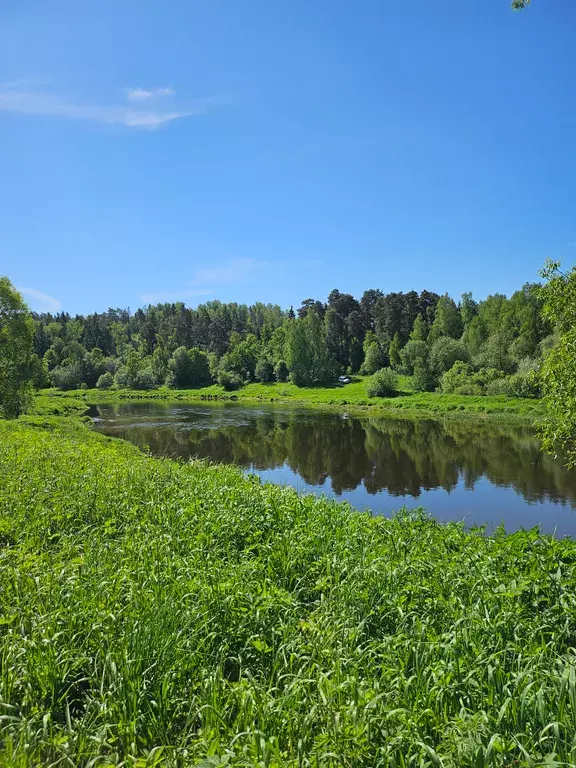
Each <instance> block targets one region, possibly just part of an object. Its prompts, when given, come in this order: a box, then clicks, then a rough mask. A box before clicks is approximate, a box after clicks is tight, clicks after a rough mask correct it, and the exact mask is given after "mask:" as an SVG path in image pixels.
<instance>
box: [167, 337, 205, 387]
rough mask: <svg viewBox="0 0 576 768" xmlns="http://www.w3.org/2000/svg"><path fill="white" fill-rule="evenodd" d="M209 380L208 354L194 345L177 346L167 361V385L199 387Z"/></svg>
mask: <svg viewBox="0 0 576 768" xmlns="http://www.w3.org/2000/svg"><path fill="white" fill-rule="evenodd" d="M209 381H210V364H209V360H208V355H207V354H206V352H203V351H202V350H201V349H198V348H197V347H194V348H192V349H186V347H178V349H176V350H175V351H174V354H173V355H172V357H171V358H170V361H169V363H168V385H169V386H171V387H175V388H179V389H188V388H191V387H200V386H202V385H203V384H206V383H207V382H209Z"/></svg>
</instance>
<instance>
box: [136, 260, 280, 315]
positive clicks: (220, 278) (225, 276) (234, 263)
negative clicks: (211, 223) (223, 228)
mask: <svg viewBox="0 0 576 768" xmlns="http://www.w3.org/2000/svg"><path fill="white" fill-rule="evenodd" d="M271 266H273V265H272V264H271V262H269V261H260V260H258V259H248V258H235V259H230V260H229V261H226V262H223V263H221V264H215V265H203V266H200V267H198V268H197V269H196V272H195V273H194V276H193V278H192V280H186V281H185V282H184V284H183V285H184V287H183V288H182V289H179V290H175V291H161V292H158V293H156V292H152V293H142V294H140V299H141V301H143V302H144V303H145V304H158V303H160V302H165V301H170V302H172V301H184V300H185V299H191V298H195V297H198V296H209V295H214V293H215V292H216V291H217V290H218V288H220V287H221V286H223V285H229V284H230V283H234V284H237V283H241V282H244V281H246V280H248V279H249V278H251V277H253V276H254V273H255V272H258V271H263V270H265V269H268V268H269V267H271Z"/></svg>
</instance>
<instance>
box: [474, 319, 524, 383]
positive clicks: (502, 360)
mask: <svg viewBox="0 0 576 768" xmlns="http://www.w3.org/2000/svg"><path fill="white" fill-rule="evenodd" d="M510 346H511V337H510V335H509V334H508V333H507V332H506V331H503V330H498V331H496V332H495V333H493V334H492V336H490V338H489V339H488V340H487V341H486V343H485V344H484V346H483V347H482V350H481V351H480V352H479V353H478V354H477V355H476V356H475V357H474V364H475V365H476V366H477V367H478V368H496V369H497V370H499V371H504V373H511V372H512V371H513V370H514V367H515V366H514V361H513V360H512V358H511V356H510V353H509V349H510Z"/></svg>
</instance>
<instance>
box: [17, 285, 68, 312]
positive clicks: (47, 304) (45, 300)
mask: <svg viewBox="0 0 576 768" xmlns="http://www.w3.org/2000/svg"><path fill="white" fill-rule="evenodd" d="M18 290H19V291H20V293H21V294H22V295H23V296H28V297H30V298H31V299H32V302H31V303H32V304H33V305H34V306H33V307H32V309H38V310H39V311H41V312H59V311H60V310H61V309H62V302H61V301H59V300H58V299H55V298H54V297H53V296H48V294H47V293H42V291H37V290H36V288H18Z"/></svg>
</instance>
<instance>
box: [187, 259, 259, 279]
mask: <svg viewBox="0 0 576 768" xmlns="http://www.w3.org/2000/svg"><path fill="white" fill-rule="evenodd" d="M269 265H270V263H269V262H267V261H258V260H257V259H241V258H237V259H231V260H230V261H227V262H225V263H224V264H217V265H215V266H212V265H207V266H203V267H200V268H199V269H197V270H196V274H195V275H194V278H193V280H192V281H191V283H190V284H191V285H222V284H224V283H236V282H238V281H240V280H245V279H246V278H247V277H248V275H249V274H251V273H253V272H255V271H256V270H259V269H264V268H265V267H268V266H269Z"/></svg>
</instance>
